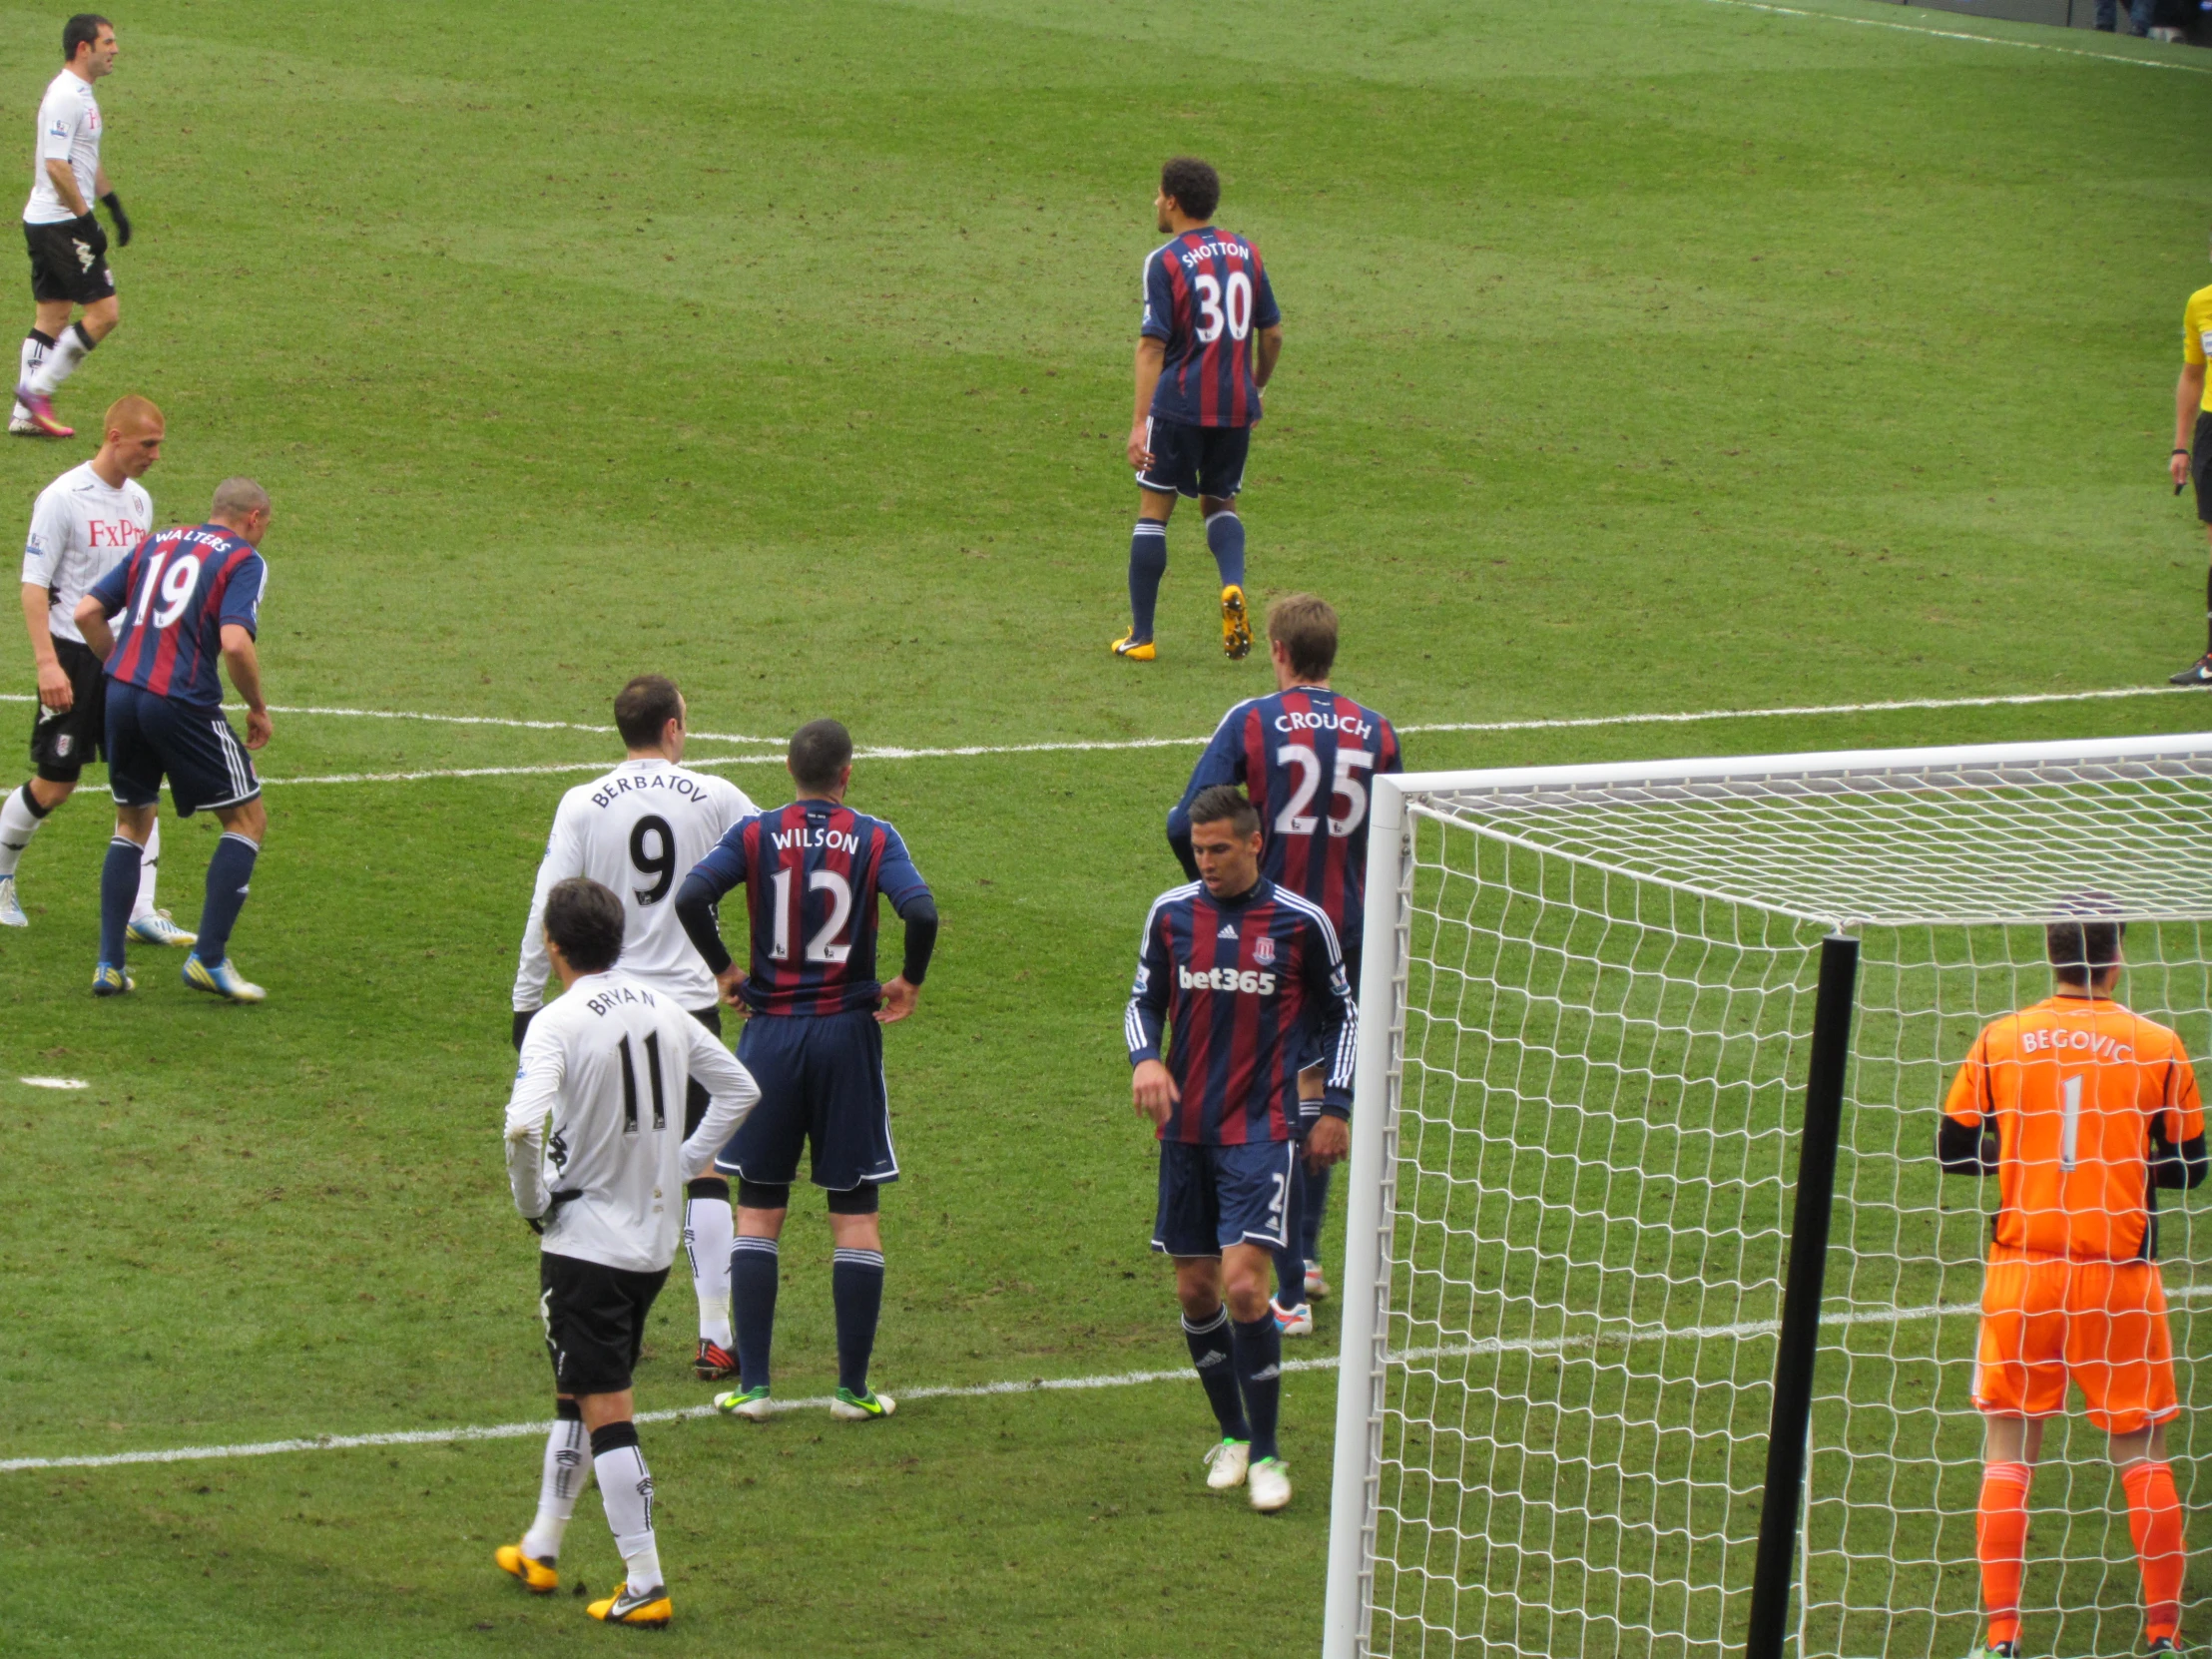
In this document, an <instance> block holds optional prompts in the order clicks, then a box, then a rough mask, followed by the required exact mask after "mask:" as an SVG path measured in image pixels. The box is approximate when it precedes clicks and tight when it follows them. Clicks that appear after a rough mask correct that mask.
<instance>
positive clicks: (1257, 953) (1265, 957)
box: [1252, 933, 1275, 967]
mask: <svg viewBox="0 0 2212 1659" xmlns="http://www.w3.org/2000/svg"><path fill="white" fill-rule="evenodd" d="M1252 959H1253V960H1254V961H1255V962H1258V963H1259V964H1260V965H1261V966H1262V967H1266V966H1267V965H1268V964H1269V963H1270V962H1272V961H1274V960H1275V940H1274V939H1273V938H1272V937H1270V936H1269V935H1267V934H1265V933H1263V934H1262V935H1261V936H1260V937H1259V938H1256V939H1254V940H1253V941H1252Z"/></svg>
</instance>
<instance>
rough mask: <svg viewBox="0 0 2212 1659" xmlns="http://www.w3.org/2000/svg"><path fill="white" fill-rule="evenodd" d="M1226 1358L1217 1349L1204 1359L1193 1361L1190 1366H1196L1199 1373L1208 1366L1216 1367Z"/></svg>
mask: <svg viewBox="0 0 2212 1659" xmlns="http://www.w3.org/2000/svg"><path fill="white" fill-rule="evenodd" d="M1228 1358H1229V1356H1228V1355H1226V1354H1224V1353H1222V1351H1221V1350H1220V1349H1218V1348H1217V1349H1215V1350H1214V1352H1213V1353H1211V1354H1209V1355H1207V1356H1206V1358H1205V1359H1203V1360H1193V1361H1192V1362H1191V1364H1192V1365H1194V1366H1196V1367H1197V1368H1198V1369H1199V1370H1200V1371H1204V1370H1205V1369H1206V1368H1207V1367H1208V1366H1218V1365H1220V1364H1221V1363H1222V1362H1223V1361H1224V1360H1226V1359H1228Z"/></svg>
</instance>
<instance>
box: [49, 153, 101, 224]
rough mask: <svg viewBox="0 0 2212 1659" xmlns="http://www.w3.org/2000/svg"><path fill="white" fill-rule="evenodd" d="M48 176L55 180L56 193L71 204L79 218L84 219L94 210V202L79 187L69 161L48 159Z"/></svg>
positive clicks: (70, 209)
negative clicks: (87, 199) (85, 196)
mask: <svg viewBox="0 0 2212 1659" xmlns="http://www.w3.org/2000/svg"><path fill="white" fill-rule="evenodd" d="M46 177H47V178H49V179H51V180H52V181H53V182H54V193H55V194H56V195H57V196H59V197H60V198H61V199H62V200H63V201H64V202H66V203H68V204H69V211H70V212H71V213H73V214H75V215H76V216H77V217H78V218H79V219H83V218H84V217H85V216H86V215H87V214H89V213H91V212H92V204H91V203H89V202H87V201H86V200H85V198H84V194H83V192H81V191H79V190H78V189H77V175H76V174H74V173H72V172H71V171H70V169H69V164H68V163H67V162H63V161H48V162H47V164H46Z"/></svg>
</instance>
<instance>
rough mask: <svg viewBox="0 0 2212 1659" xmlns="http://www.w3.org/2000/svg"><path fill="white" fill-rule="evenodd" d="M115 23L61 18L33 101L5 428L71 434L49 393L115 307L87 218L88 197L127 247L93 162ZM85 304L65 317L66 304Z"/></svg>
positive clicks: (112, 199) (103, 172) (111, 322)
mask: <svg viewBox="0 0 2212 1659" xmlns="http://www.w3.org/2000/svg"><path fill="white" fill-rule="evenodd" d="M115 53H116V46H115V29H114V28H113V26H112V25H110V24H109V22H108V20H107V19H106V18H104V17H102V16H100V15H99V14H98V13H96V12H79V13H78V14H77V15H76V16H75V17H72V18H71V19H70V20H69V21H68V22H67V23H66V24H64V25H63V26H62V57H63V58H64V60H66V61H65V62H64V64H63V67H62V72H61V73H60V74H59V75H57V76H55V77H54V79H53V81H52V82H51V83H50V84H49V85H48V87H47V89H46V96H45V98H43V99H42V100H41V101H40V103H39V107H38V145H37V148H36V150H35V151H34V152H33V154H34V156H35V157H36V163H35V165H34V166H33V167H32V169H31V199H30V201H29V202H27V203H25V204H24V207H23V241H24V244H25V246H26V247H27V248H28V249H29V251H30V255H31V298H32V300H33V302H34V303H35V304H36V305H37V307H38V310H37V317H36V319H35V320H34V321H33V323H32V324H31V332H30V335H29V337H28V338H26V339H25V340H24V342H23V358H22V367H21V370H20V372H19V373H18V375H17V378H16V387H15V413H14V414H13V416H12V417H11V418H10V419H9V421H8V430H9V431H11V432H44V433H45V434H46V435H47V436H49V437H56V438H68V437H75V436H76V432H75V430H74V429H73V428H71V427H68V426H64V425H63V424H62V423H61V422H60V421H59V420H57V419H55V418H54V393H55V391H56V390H57V389H58V388H59V387H60V385H61V383H62V382H63V381H64V380H66V379H68V378H69V376H70V375H71V374H73V373H74V372H76V368H77V365H78V364H79V363H81V362H83V361H84V360H85V353H86V352H88V351H90V350H91V349H92V348H93V347H94V346H95V345H98V344H99V343H100V342H101V341H102V340H104V339H106V338H107V337H108V335H109V334H111V333H113V332H114V331H115V325H116V321H117V318H118V316H119V314H120V313H119V311H118V308H117V304H116V297H115V275H114V273H112V272H111V271H109V269H108V236H107V233H106V232H105V231H103V230H101V229H100V221H99V220H98V219H96V218H94V217H93V212H92V204H93V203H94V202H95V201H96V200H97V201H98V202H100V203H101V204H103V205H104V206H105V207H106V208H107V210H108V217H109V218H111V219H113V220H114V221H115V240H116V244H117V246H118V247H122V248H128V247H130V246H131V222H130V220H129V219H127V218H125V217H124V213H123V201H122V198H120V197H119V196H117V195H116V193H115V192H114V190H112V189H111V188H110V187H109V185H108V171H107V169H106V168H104V167H102V166H101V165H100V137H101V132H102V126H101V121H100V100H99V99H97V98H95V97H94V96H93V92H92V86H93V83H94V82H95V81H98V80H100V79H101V78H102V77H104V76H106V75H109V74H112V73H113V72H114V70H115ZM80 305H81V306H83V307H84V314H83V315H82V316H81V317H79V318H78V320H77V321H76V322H74V323H72V322H71V321H70V320H69V313H70V311H71V310H72V309H73V308H75V307H77V306H80Z"/></svg>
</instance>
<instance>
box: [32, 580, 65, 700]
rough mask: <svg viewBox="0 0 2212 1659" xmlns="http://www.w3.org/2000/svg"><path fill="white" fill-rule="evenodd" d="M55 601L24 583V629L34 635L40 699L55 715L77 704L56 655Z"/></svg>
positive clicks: (33, 646) (39, 589)
mask: <svg viewBox="0 0 2212 1659" xmlns="http://www.w3.org/2000/svg"><path fill="white" fill-rule="evenodd" d="M51 613H52V601H51V598H50V596H49V595H48V593H47V591H46V589H44V588H42V587H40V586H39V585H38V584H37V583H36V582H26V583H24V584H23V627H24V631H25V632H27V633H28V634H29V635H30V636H31V660H32V661H33V662H34V663H36V664H37V665H38V700H39V702H41V703H43V704H44V705H45V706H46V707H47V708H49V709H52V710H53V711H54V712H55V713H56V714H58V715H59V714H67V713H68V712H69V710H70V708H71V707H72V706H73V705H74V704H75V703H76V701H77V694H76V692H75V690H74V689H72V687H71V686H70V684H69V676H68V675H67V674H65V673H63V672H62V665H61V659H60V658H58V657H56V656H55V655H54V629H53V620H52V614H51Z"/></svg>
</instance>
